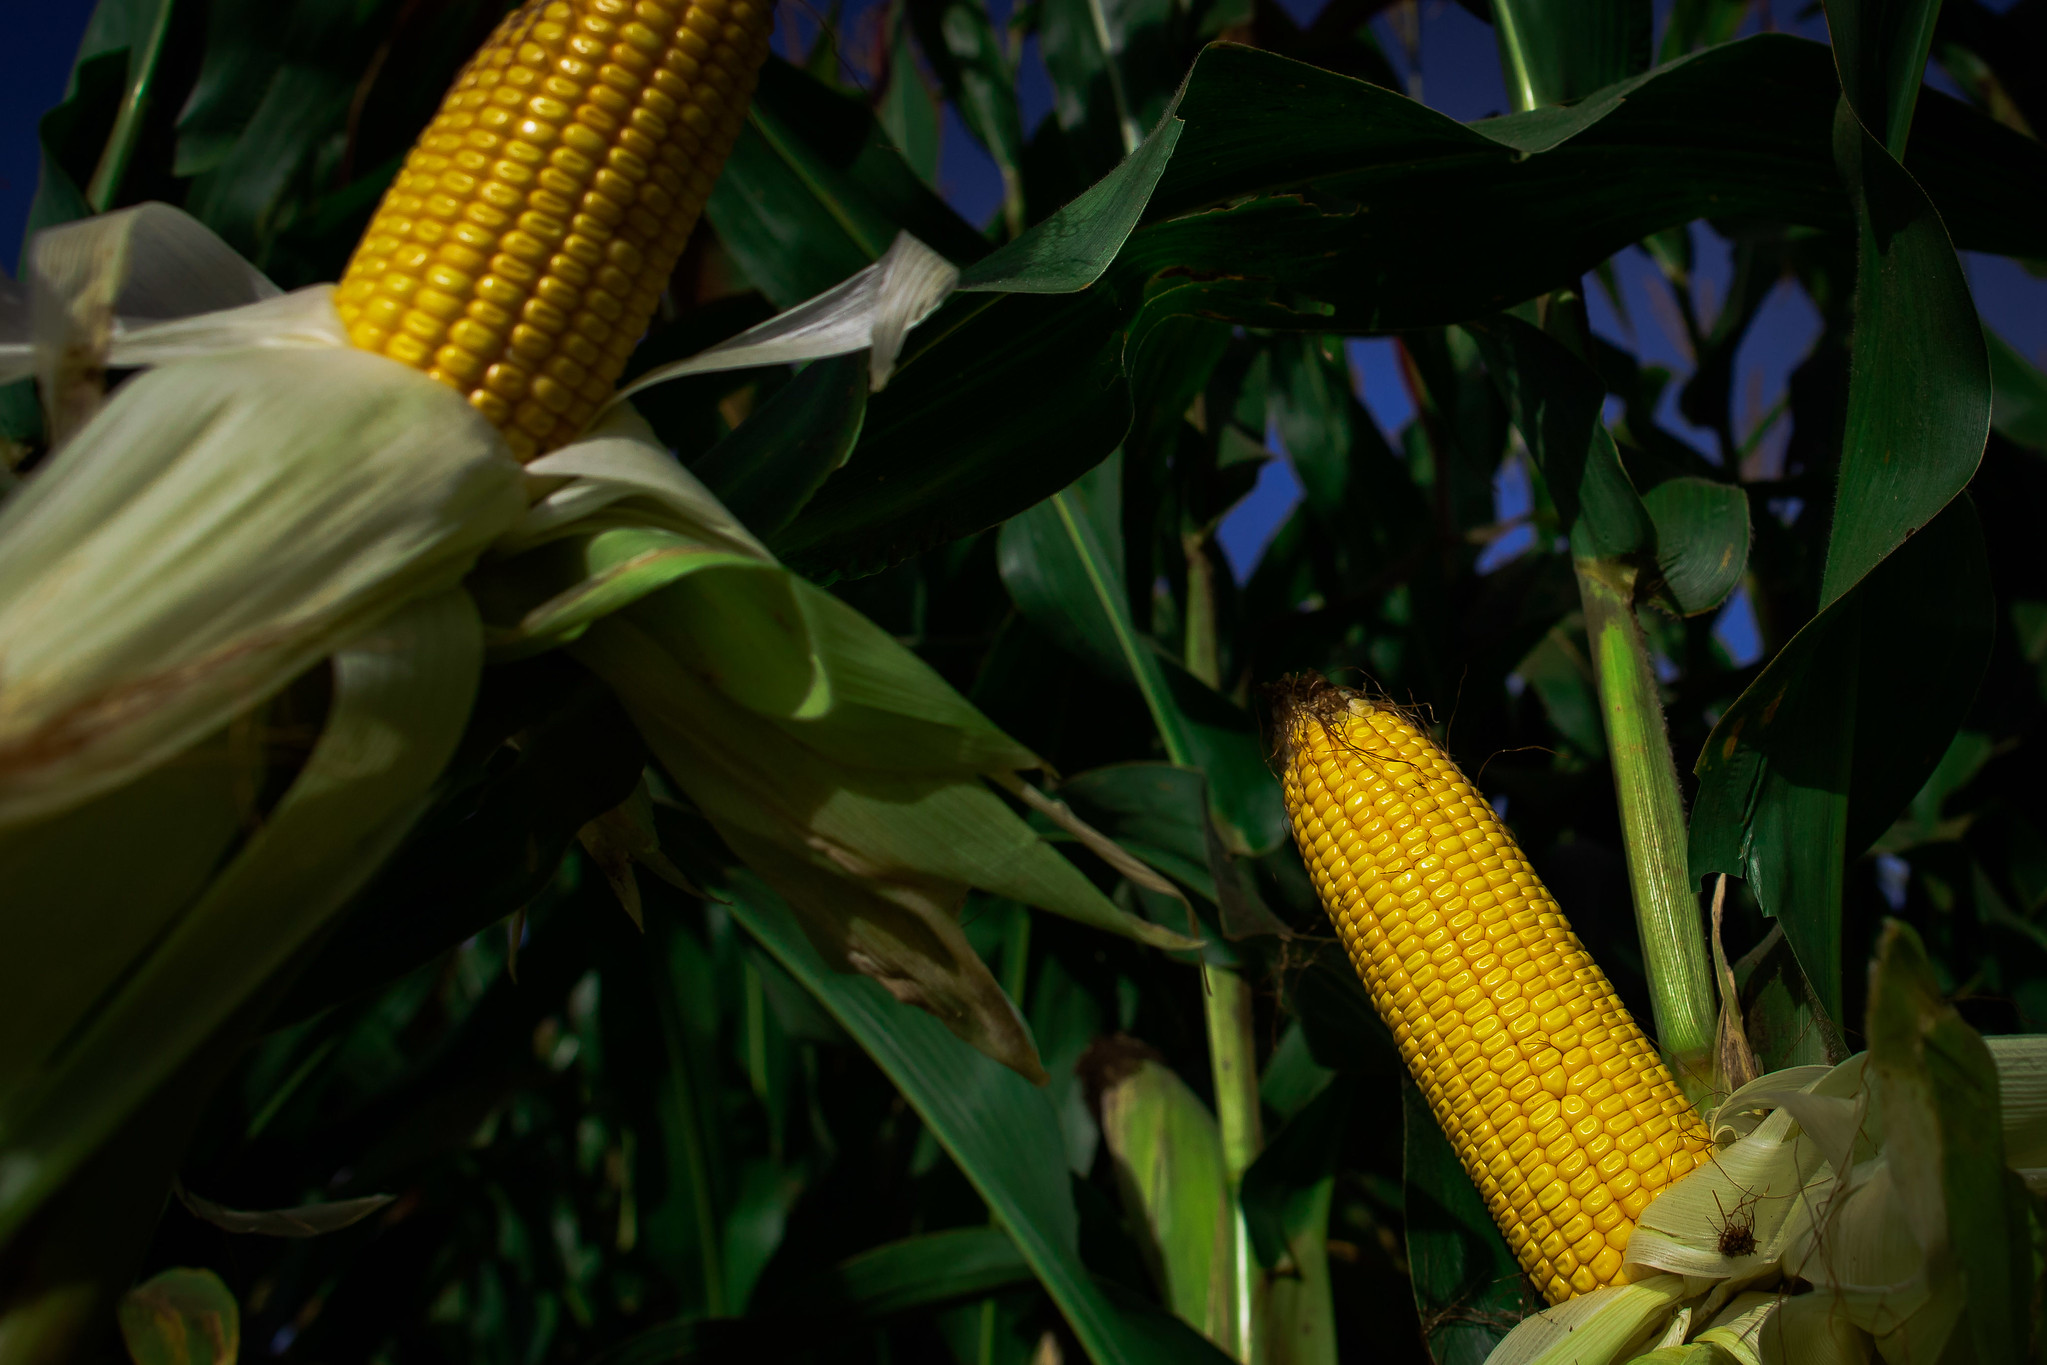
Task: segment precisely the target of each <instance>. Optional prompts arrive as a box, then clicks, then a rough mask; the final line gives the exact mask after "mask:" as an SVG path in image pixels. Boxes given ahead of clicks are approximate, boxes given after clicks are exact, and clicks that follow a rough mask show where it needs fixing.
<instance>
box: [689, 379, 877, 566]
mask: <svg viewBox="0 0 2047 1365" xmlns="http://www.w3.org/2000/svg"><path fill="white" fill-rule="evenodd" d="M866 415H867V379H866V375H865V373H864V372H863V367H862V366H861V365H860V362H859V360H858V359H857V358H854V357H839V358H836V359H832V360H825V361H819V362H817V363H816V364H814V365H811V366H808V367H807V368H806V369H804V371H803V372H802V373H801V374H799V375H797V376H796V378H795V379H794V380H792V381H790V383H789V385H788V386H787V387H786V388H783V389H780V390H777V391H776V393H775V395H774V396H773V397H772V398H770V399H769V400H768V401H767V404H766V405H765V406H764V407H763V408H761V410H760V411H758V412H756V413H754V414H753V415H752V416H750V417H748V418H747V419H746V421H744V422H742V423H741V424H740V426H739V429H738V430H737V431H735V432H733V433H732V434H731V435H730V436H728V437H726V438H725V439H724V440H722V441H720V442H719V443H718V444H717V445H715V446H713V447H711V449H710V450H709V451H707V452H705V454H704V457H703V458H702V459H700V460H698V461H697V462H696V463H695V464H694V465H693V466H692V467H691V471H690V472H691V473H693V474H695V475H696V476H697V478H699V479H701V480H702V481H703V483H704V485H705V487H707V488H709V489H710V490H711V492H712V493H713V494H715V495H716V496H717V498H718V501H720V502H721V503H723V504H724V505H725V506H726V507H728V508H730V509H731V510H732V514H733V515H734V516H736V517H737V518H739V520H740V521H742V522H744V523H745V524H746V525H748V526H750V527H753V528H754V529H755V531H756V532H757V533H758V534H760V535H763V536H770V537H772V536H773V535H774V534H775V533H776V532H777V531H779V530H781V529H782V528H783V527H784V526H787V525H788V524H789V520H790V518H792V517H794V516H795V515H796V514H797V513H798V512H800V511H802V510H803V504H804V503H806V502H809V501H810V498H811V495H812V494H813V493H815V492H817V490H818V488H819V487H820V486H821V485H822V484H823V483H824V481H825V479H826V477H827V476H829V475H830V474H831V472H832V471H833V470H834V469H837V468H838V467H839V466H840V465H842V464H844V463H845V462H846V457H847V456H848V455H849V454H851V453H852V450H853V443H854V442H855V441H857V440H858V439H859V438H860V423H861V420H862V419H863V418H865V417H866Z"/></svg>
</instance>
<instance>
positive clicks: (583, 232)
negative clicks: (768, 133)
mask: <svg viewBox="0 0 2047 1365" xmlns="http://www.w3.org/2000/svg"><path fill="white" fill-rule="evenodd" d="M771 15H772V0H529V3H527V4H525V5H523V6H522V7H520V8H519V9H517V10H515V11H514V12H512V13H511V14H510V15H508V16H506V18H505V19H504V21H503V22H502V23H500V24H499V25H498V28H497V31H496V32H495V33H493V34H492V35H491V38H490V40H489V41H488V42H487V43H486V44H485V45H484V47H483V48H482V50H481V51H479V52H478V53H477V55H476V57H475V58H474V59H473V60H472V61H471V62H470V63H469V65H468V66H467V67H466V68H464V70H463V72H462V74H461V76H460V77H459V78H457V80H456V82H455V86H454V88H453V89H452V90H450V91H449V93H448V96H447V98H446V99H445V100H444V101H443V102H442V105H441V109H440V112H439V113H438V114H437V115H435V117H434V120H433V122H432V124H431V125H429V127H428V128H427V130H426V132H425V133H424V134H423V135H422V136H421V137H420V140H419V142H418V144H417V145H416V146H415V147H414V148H413V150H412V153H411V155H410V156H408V157H407V158H406V161H405V165H404V168H403V169H402V170H401V171H400V172H399V174H398V177H397V179H396V181H395V182H393V184H392V186H391V189H390V190H389V192H387V193H386V194H385V196H384V200H383V202H382V204H380V205H379V207H378V209H377V212H376V216H375V217H374V218H373V219H372V220H371V223H370V226H369V230H368V231H367V232H366V233H365V234H364V236H363V239H362V241H361V243H360V244H359V245H358V246H357V248H356V252H355V256H354V258H353V259H352V260H351V261H350V262H349V266H348V270H347V272H346V273H345V274H344V275H343V277H342V280H341V284H340V287H339V288H338V289H337V290H336V291H335V303H336V305H337V307H338V308H339V310H340V313H341V318H342V321H343V323H344V324H345V325H346V326H347V328H348V332H349V336H350V338H351V339H352V340H353V341H354V342H355V344H356V345H358V346H361V347H363V348H365V349H367V350H372V351H377V352H380V353H382V354H384V355H387V356H390V357H391V358H393V359H395V360H398V361H401V362H403V363H404V364H407V365H410V366H412V367H413V368H415V369H419V370H424V371H425V372H426V373H428V374H429V375H431V376H433V377H434V378H435V379H438V380H440V381H441V382H443V383H446V384H448V385H450V386H452V387H454V388H456V389H458V390H460V391H461V392H462V393H464V394H465V395H466V396H467V397H468V399H469V401H470V402H471V403H472V404H473V405H475V407H476V408H477V410H478V411H480V412H481V413H483V415H484V416H485V417H487V418H489V419H490V421H491V422H492V423H494V424H495V425H496V426H497V427H498V428H499V429H500V430H502V431H503V432H504V434H505V438H506V440H507V441H508V442H509V443H510V444H511V446H512V449H513V452H514V453H515V454H517V455H518V456H519V458H521V459H522V460H524V459H530V458H532V457H533V456H535V455H538V454H540V453H542V452H544V451H546V450H549V449H551V448H553V447H555V446H558V445H561V444H563V443H565V442H566V441H568V440H569V439H570V438H571V437H572V436H574V435H575V433H576V432H577V431H578V430H580V429H581V428H582V427H583V425H584V424H585V423H586V422H588V421H589V420H590V418H591V416H592V415H594V414H595V412H596V411H597V409H598V407H599V406H600V405H601V404H602V403H603V402H604V401H605V400H606V399H608V398H609V397H610V395H611V392H612V388H613V386H614V385H615V384H616V383H617V381H618V376H619V373H620V372H621V371H622V370H623V369H624V367H625V363H626V358H627V356H628V355H629V354H630V353H631V351H632V348H633V346H634V345H635V344H636V343H637V341H638V340H639V337H640V334H641V333H642V332H643V331H644V330H645V329H646V325H647V323H648V321H649V320H650V319H651V318H652V316H653V314H654V309H655V307H656V305H657V304H658V303H659V301H660V295H661V290H662V289H663V288H664V287H665V285H666V284H667V281H668V276H669V274H670V272H671V271H673V270H674V268H675V263H676V260H677V258H678V257H679V256H680V255H681V254H682V249H683V246H684V244H685V243H686V242H687V241H688V240H689V234H690V230H691V229H692V228H693V227H694V226H695V225H696V220H697V217H698V215H699V214H700V213H701V212H702V210H703V206H704V202H705V200H706V199H708V198H709V196H710V192H711V186H712V184H713V182H714V181H715V180H716V179H717V174H718V170H719V168H720V167H721V166H722V165H723V164H724V161H725V158H726V156H727V155H728V154H729V153H730V151H731V149H732V144H733V142H734V140H735V139H736V138H737V137H738V135H739V129H740V125H741V123H742V122H744V120H745V117H746V107H747V102H748V100H749V99H750V98H751V97H752V94H753V86H754V81H755V79H756V77H757V75H758V72H759V70H760V64H761V62H762V60H763V59H764V58H765V57H766V55H767V44H768V27H769V21H770V18H771Z"/></svg>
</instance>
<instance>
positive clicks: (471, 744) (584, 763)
mask: <svg viewBox="0 0 2047 1365" xmlns="http://www.w3.org/2000/svg"><path fill="white" fill-rule="evenodd" d="M514 735H516V736H517V737H518V745H517V747H516V749H515V748H513V747H512V745H511V744H510V743H509V742H508V741H509V740H510V738H511V737H512V736H514ZM646 765H647V748H646V745H645V744H644V743H643V742H642V741H641V739H640V737H639V734H638V732H637V731H635V730H634V729H633V726H632V722H631V720H629V719H628V718H627V716H626V714H625V711H624V709H623V708H622V707H620V706H619V704H618V701H617V699H616V698H615V697H613V696H612V694H611V692H610V691H609V689H607V688H606V687H605V686H604V685H603V684H602V683H600V682H598V681H597V680H596V679H595V678H593V677H591V676H590V675H589V674H588V673H587V672H585V671H584V670H582V669H580V668H578V667H576V666H575V665H574V664H572V663H570V662H569V660H568V658H567V657H566V656H565V655H563V654H560V653H554V654H550V655H546V656H544V657H542V658H540V659H535V660H531V661H527V662H522V663H518V664H513V665H509V666H499V667H493V668H488V669H486V670H485V671H484V675H483V685H482V689H481V691H480V693H479V695H478V697H477V703H476V709H475V712H474V714H473V715H472V716H471V718H470V725H469V732H468V734H466V735H464V736H463V741H462V744H461V747H460V748H459V749H458V750H457V754H456V757H455V759H454V760H453V761H452V762H451V763H450V764H449V766H448V768H447V770H446V771H445V772H444V773H443V774H442V776H441V779H440V782H439V783H438V787H439V790H438V791H437V793H436V796H435V801H434V804H433V806H432V807H431V808H430V809H429V810H428V811H427V812H426V813H425V814H424V815H422V816H421V817H420V819H419V822H418V824H417V825H415V826H414V828H413V830H412V833H411V834H410V836H409V837H408V838H407V840H406V842H405V844H404V845H403V846H402V847H401V848H400V849H399V850H398V852H397V853H395V854H394V855H393V856H392V857H391V859H390V861H389V862H387V863H386V864H385V865H384V867H383V869H382V870H381V871H380V872H379V873H378V874H377V876H376V878H375V879H374V880H373V881H371V882H370V883H369V884H368V885H367V886H365V887H364V888H363V889H362V890H361V892H359V893H358V894H357V895H356V896H355V897H354V899H353V900H352V901H351V903H350V904H349V906H348V907H347V908H346V909H344V910H343V911H342V913H341V915H340V917H339V918H340V923H339V924H338V925H337V926H336V928H335V930H334V934H333V937H332V938H330V939H329V940H328V941H327V944H326V946H325V947H324V948H322V949H321V951H320V955H319V956H318V957H316V958H314V959H313V961H312V963H311V964H310V965H308V966H307V968H306V969H305V971H304V972H303V973H302V974H301V975H300V976H299V978H298V980H297V981H295V982H294V983H293V985H292V991H291V994H290V995H289V996H287V997H286V999H285V1001H284V1003H283V1004H281V1005H279V1006H278V1010H277V1017H276V1018H275V1019H274V1020H273V1021H272V1022H273V1023H276V1024H282V1023H285V1022H288V1021H291V1020H295V1019H304V1018H308V1017H310V1016H312V1015H314V1014H317V1013H319V1012H320V1011H321V1010H323V1009H326V1008H327V1007H329V1006H330V1005H333V1004H335V1003H336V1002H337V1001H340V1000H345V999H348V998H350V997H352V996H357V995H360V994H362V993H363V992H364V991H366V990H369V989H371V988H374V987H377V986H381V985H383V984H385V983H386V982H388V981H390V980H392V979H394V978H395V977H397V976H399V975H400V974H402V973H404V972H408V971H411V970H413V969H414V968H416V967H418V966H420V965H421V964H422V963H424V962H427V961H428V960H430V959H431V958H433V957H435V956H436V955H438V954H440V953H442V952H445V951H447V950H448V949H450V948H453V947H454V946H456V945H457V944H459V943H461V942H462V941H463V940H465V939H467V938H470V937H471V936H473V935H475V934H479V933H481V932H483V931H484V930H485V929H487V928H488V927H490V926H491V925H493V924H496V923H498V922H500V921H501V920H503V919H504V918H505V916H507V915H509V914H511V913H512V912H513V911H515V910H517V909H518V908H519V907H520V906H523V905H526V904H528V903H529V902H531V901H532V900H533V899H534V898H535V897H537V896H539V895H540V894H541V893H542V892H543V891H545V890H546V888H547V887H548V886H549V885H550V884H551V883H552V882H553V881H554V880H555V876H556V874H557V873H558V872H559V870H560V868H561V861H562V855H563V854H564V853H566V852H567V851H568V848H569V845H570V844H571V843H572V842H574V840H575V838H576V833H577V831H578V830H580V829H582V827H583V826H584V825H586V824H587V823H589V822H590V821H591V820H594V819H596V818H597V817H598V816H600V815H602V814H603V813H604V812H605V811H608V810H611V809H613V808H614V807H616V806H617V805H619V803H621V802H622V801H624V800H625V799H626V798H627V797H628V796H629V795H631V794H632V791H633V789H634V787H635V786H636V785H637V784H638V782H639V780H640V775H641V773H642V772H643V771H644V770H645V768H646Z"/></svg>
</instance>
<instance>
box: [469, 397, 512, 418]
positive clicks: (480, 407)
mask: <svg viewBox="0 0 2047 1365" xmlns="http://www.w3.org/2000/svg"><path fill="white" fill-rule="evenodd" d="M469 406H470V407H472V408H475V409H476V410H477V411H478V412H480V413H482V414H483V415H484V418H485V419H486V420H487V421H489V422H490V424H491V425H492V426H499V427H501V426H503V425H504V424H505V423H506V422H509V421H511V420H512V405H511V404H510V403H507V402H506V401H505V400H504V399H502V398H500V397H498V396H497V395H496V394H494V393H491V392H490V391H489V390H487V389H472V390H470V393H469Z"/></svg>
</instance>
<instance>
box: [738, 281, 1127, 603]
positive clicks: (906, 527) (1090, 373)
mask: <svg viewBox="0 0 2047 1365" xmlns="http://www.w3.org/2000/svg"><path fill="white" fill-rule="evenodd" d="M1120 320H1121V311H1120V308H1119V306H1118V302H1117V299H1116V296H1115V295H1114V294H1113V293H1112V292H1110V291H1108V290H1105V289H1099V288H1098V289H1090V290H1085V291H1083V292H1081V293H1080V294H1076V295H1070V296H1052V297H1044V296H1035V297H1034V296H1030V295H1022V294H1003V295H993V296H983V295H956V296H955V297H954V298H953V300H952V301H951V302H950V303H948V304H946V305H945V306H944V307H942V308H940V309H939V310H938V312H936V313H935V314H933V315H932V316H931V318H930V319H929V320H927V321H926V322H925V323H924V324H923V325H922V326H921V327H919V328H918V330H917V331H916V332H914V333H912V334H911V336H910V339H909V343H908V346H907V348H906V350H905V354H904V357H903V360H902V362H901V364H900V365H899V366H898V368H897V371H896V376H895V378H894V380H893V381H892V382H891V383H890V384H889V386H888V387H887V388H886V389H884V390H882V391H881V392H880V393H877V394H875V395H874V396H873V397H872V398H870V399H869V400H868V404H867V422H866V425H865V427H864V428H863V429H862V431H861V439H860V444H859V445H858V446H856V447H855V448H854V451H853V455H852V457H851V458H850V459H849V460H848V461H847V463H846V465H845V467H844V468H843V469H841V470H839V472H838V473H837V474H835V475H834V476H833V477H831V478H830V479H827V480H826V481H825V486H824V487H823V488H821V489H819V490H818V493H817V496H816V497H814V498H812V499H811V500H810V503H809V504H808V505H807V506H806V507H805V508H804V510H803V511H802V513H801V514H799V515H798V516H797V518H796V519H795V520H794V521H792V522H791V523H790V524H789V525H788V526H787V527H786V528H785V529H784V530H783V531H782V533H781V534H780V535H778V536H776V537H774V539H773V540H772V542H771V544H772V546H773V548H774V550H775V552H776V553H777V554H778V555H780V556H781V557H782V558H783V559H785V560H787V561H788V562H789V563H790V564H792V565H793V566H795V567H796V568H798V569H801V570H803V571H805V572H809V573H838V572H851V573H872V572H875V571H877V570H879V569H883V568H886V567H888V566H889V565H891V564H894V563H897V562H899V561H901V560H903V559H907V558H908V557H910V556H911V555H914V554H916V553H918V552H919V551H921V550H925V549H928V548H930V547H931V546H934V545H940V544H943V543H945V542H947V541H950V540H956V539H958V538H960V537H962V536H966V535H971V534H973V533H974V532H976V531H982V530H985V529H987V528H988V527H990V526H992V525H994V524H996V523H997V522H999V521H1001V520H1003V519H1004V518H1005V517H1009V516H1012V515H1014V514H1015V513H1016V512H1018V511H1020V510H1021V509H1023V508H1025V507H1028V506H1030V505H1031V504H1033V503H1035V502H1039V501H1041V500H1043V499H1044V498H1046V497H1048V496H1050V495H1051V494H1052V493H1053V492H1055V491H1057V490H1058V489H1060V488H1063V487H1065V486H1066V484H1068V483H1070V482H1071V481H1072V480H1073V479H1074V478H1075V477H1076V476H1078V475H1079V474H1081V473H1083V472H1085V471H1086V470H1087V469H1089V468H1091V467H1092V466H1094V465H1096V464H1098V463H1099V462H1100V461H1101V459H1102V457H1103V456H1105V455H1107V454H1108V453H1109V452H1110V451H1111V450H1113V449H1115V447H1116V444H1117V442H1119V441H1121V440H1122V439H1123V434H1124V433H1125V432H1126V431H1128V430H1129V428H1130V391H1129V387H1128V385H1127V384H1126V383H1125V382H1124V379H1123V375H1122V352H1123V346H1122V339H1121V337H1120V335H1119V334H1118V332H1117V327H1118V325H1119V323H1120Z"/></svg>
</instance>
